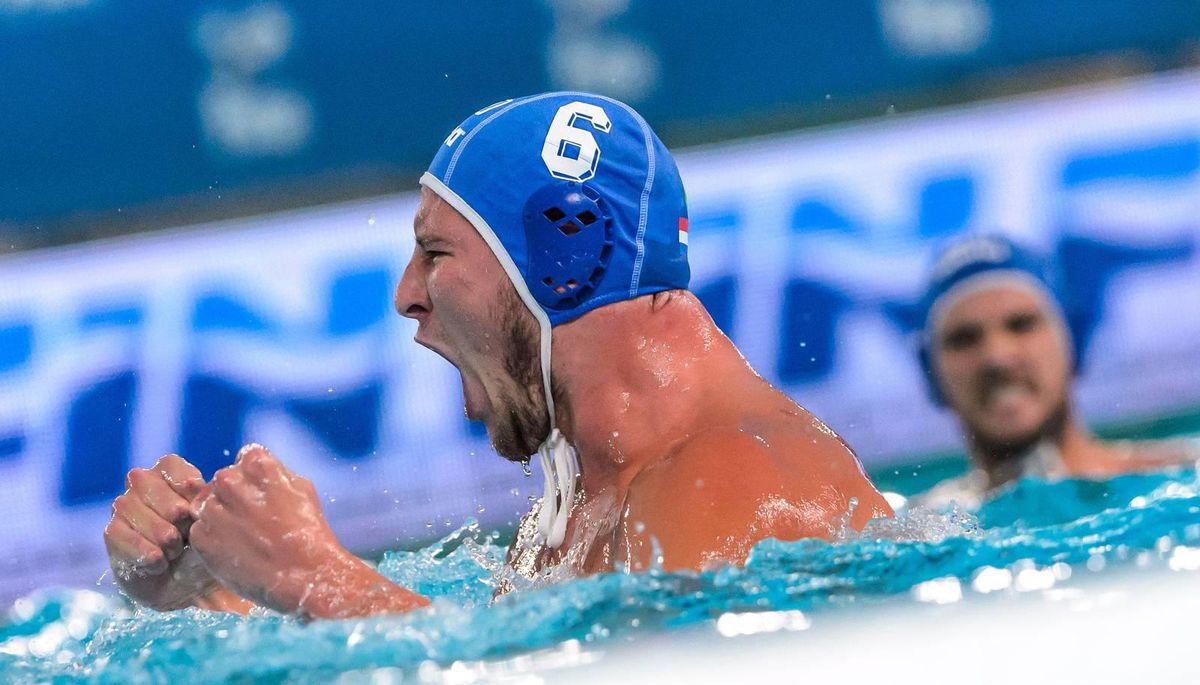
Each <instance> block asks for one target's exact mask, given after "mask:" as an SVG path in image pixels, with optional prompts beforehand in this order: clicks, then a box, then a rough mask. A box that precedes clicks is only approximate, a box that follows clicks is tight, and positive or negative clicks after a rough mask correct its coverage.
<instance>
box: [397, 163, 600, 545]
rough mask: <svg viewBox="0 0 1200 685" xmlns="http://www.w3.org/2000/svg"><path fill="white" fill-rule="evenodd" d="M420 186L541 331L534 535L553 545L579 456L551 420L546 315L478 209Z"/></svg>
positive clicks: (436, 183)
mask: <svg viewBox="0 0 1200 685" xmlns="http://www.w3.org/2000/svg"><path fill="white" fill-rule="evenodd" d="M421 185H423V186H425V187H426V188H429V189H430V190H432V191H433V192H434V193H436V194H437V195H438V196H439V197H441V198H442V199H443V200H445V201H446V202H447V203H448V204H449V205H450V206H451V207H454V209H456V210H458V213H459V214H462V215H463V217H465V218H466V220H467V221H469V222H471V225H472V226H474V227H475V230H477V231H479V235H480V236H482V237H483V241H484V242H485V243H487V244H488V247H490V248H491V249H492V253H493V254H495V255H496V259H497V260H499V262H500V266H501V267H503V268H504V273H505V274H507V275H508V280H510V281H512V284H513V287H514V288H516V289H517V295H518V296H519V297H520V298H521V301H522V302H524V303H525V306H526V307H527V308H528V309H529V311H530V313H532V314H533V317H534V318H535V319H537V322H538V327H539V329H540V330H541V359H542V387H543V388H544V389H545V390H546V410H547V411H548V412H550V435H547V436H546V439H545V440H543V441H542V444H541V446H539V447H538V459H539V460H540V461H541V464H542V471H543V474H544V475H545V478H546V489H545V491H544V494H543V496H542V509H541V511H540V512H538V534H539V537H540V538H541V539H542V541H543V542H544V543H545V545H546V546H547V547H550V548H551V549H554V548H557V547H558V546H559V545H561V544H562V541H563V538H564V537H565V536H566V532H567V521H568V520H570V518H571V504H572V503H573V502H574V501H575V480H576V478H577V477H578V475H579V459H578V457H577V456H576V454H575V448H573V447H571V446H570V445H569V444H567V439H566V438H565V437H563V434H562V433H561V432H560V431H559V430H558V426H557V425H556V421H555V420H554V393H553V392H551V389H550V340H551V337H550V317H549V316H547V315H546V310H544V309H542V308H541V306H540V305H538V303H537V300H536V299H534V297H533V293H531V292H529V285H528V284H526V283H525V277H524V276H522V275H521V270H520V269H518V268H517V264H516V262H514V261H513V259H512V256H511V255H510V254H508V250H507V249H505V247H504V243H502V242H501V241H500V238H499V236H497V235H496V232H495V231H493V230H492V227H491V226H489V225H488V222H487V221H484V219H483V217H482V216H480V215H479V212H476V211H475V209H474V208H473V207H471V205H470V204H468V203H467V202H466V201H465V200H463V198H462V197H461V196H460V195H459V194H458V193H456V192H454V191H453V190H451V189H450V187H449V186H447V185H446V184H445V183H444V182H443V181H442V180H441V179H439V178H438V177H436V176H434V175H433V174H431V173H429V172H425V174H424V175H423V176H421Z"/></svg>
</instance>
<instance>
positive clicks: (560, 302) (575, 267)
mask: <svg viewBox="0 0 1200 685" xmlns="http://www.w3.org/2000/svg"><path fill="white" fill-rule="evenodd" d="M522 217H523V218H524V222H525V236H526V240H527V242H528V244H529V246H530V248H529V261H528V262H527V263H526V264H525V274H524V276H525V281H526V283H528V284H529V286H530V291H531V293H532V295H533V297H534V299H536V300H537V301H538V304H540V305H542V306H543V307H545V308H546V309H553V310H564V309H571V308H573V307H575V306H576V305H578V304H579V303H580V302H583V301H584V300H586V299H587V297H588V296H589V295H590V294H591V293H592V292H593V291H594V290H595V289H596V286H597V285H599V283H600V278H601V277H602V276H603V275H604V271H605V269H607V268H608V262H609V259H610V257H611V256H612V248H613V239H612V217H611V216H609V213H608V211H607V210H606V208H605V205H604V201H603V200H601V198H600V194H599V193H597V192H596V191H595V190H592V189H591V188H589V187H588V186H586V185H584V184H582V183H575V182H572V181H553V182H551V183H549V184H547V185H545V186H542V187H541V188H539V189H538V190H535V191H534V192H533V194H532V195H530V197H529V200H528V201H527V202H526V203H525V210H524V212H523V213H522Z"/></svg>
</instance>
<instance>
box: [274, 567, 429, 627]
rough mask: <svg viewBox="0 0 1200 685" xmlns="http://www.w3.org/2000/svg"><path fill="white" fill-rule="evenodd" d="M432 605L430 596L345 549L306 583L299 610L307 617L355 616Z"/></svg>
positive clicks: (408, 609)
mask: <svg viewBox="0 0 1200 685" xmlns="http://www.w3.org/2000/svg"><path fill="white" fill-rule="evenodd" d="M426 606H429V599H428V598H426V597H424V596H422V595H419V594H417V593H415V592H413V591H411V590H408V589H406V588H403V587H400V586H399V585H396V584H395V583H393V582H392V581H390V580H388V579H387V578H385V577H383V576H382V575H381V574H380V573H379V572H378V571H376V570H375V569H373V568H371V567H370V566H368V565H367V564H366V562H364V561H363V560H362V559H359V558H358V557H355V556H354V555H352V554H349V553H345V554H342V555H339V556H337V557H336V558H335V559H334V560H332V561H331V562H330V563H329V564H326V565H324V566H322V567H321V569H320V570H319V571H317V572H316V573H315V574H313V575H312V576H311V577H310V578H309V579H308V580H307V582H306V583H305V587H304V590H303V592H302V594H301V596H300V600H299V601H298V603H297V607H296V613H298V614H300V615H301V616H303V617H304V618H308V619H316V618H354V617H358V616H371V615H375V614H402V613H407V612H409V611H412V610H414V609H420V608H422V607H426Z"/></svg>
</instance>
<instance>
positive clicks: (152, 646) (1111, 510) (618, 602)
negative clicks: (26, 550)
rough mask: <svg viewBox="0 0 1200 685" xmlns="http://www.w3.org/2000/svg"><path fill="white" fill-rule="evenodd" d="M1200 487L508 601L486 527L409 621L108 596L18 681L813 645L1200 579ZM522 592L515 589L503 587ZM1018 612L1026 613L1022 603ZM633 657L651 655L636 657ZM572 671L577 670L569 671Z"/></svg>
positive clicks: (432, 555)
mask: <svg viewBox="0 0 1200 685" xmlns="http://www.w3.org/2000/svg"><path fill="white" fill-rule="evenodd" d="M1198 490H1200V485H1198V483H1197V474H1196V472H1195V471H1190V470H1189V471H1183V472H1175V473H1169V474H1156V475H1138V476H1125V477H1120V478H1115V479H1112V480H1109V481H1103V482H1088V481H1062V482H1058V483H1048V482H1043V481H1038V480H1025V481H1022V482H1020V483H1019V484H1017V486H1016V487H1015V488H1013V489H1012V490H1010V491H1009V492H1007V493H1005V494H1003V495H1001V496H1000V497H998V498H996V499H995V500H993V501H991V502H989V503H987V504H985V505H984V506H983V507H982V508H981V509H980V510H979V511H978V512H972V513H968V512H962V511H950V512H943V513H937V512H929V511H921V510H914V511H908V512H903V513H902V514H901V515H900V516H899V517H898V518H897V519H895V520H892V521H878V522H874V523H873V524H871V526H869V527H868V529H867V530H866V531H864V532H863V534H861V535H856V534H845V535H843V536H842V537H843V538H844V539H841V540H839V541H838V542H835V543H826V542H820V541H800V542H790V543H785V542H779V541H774V540H768V541H764V542H763V543H761V544H759V545H758V546H757V547H756V548H755V549H754V551H753V553H752V555H751V557H750V559H749V561H748V562H747V564H746V565H745V567H744V568H734V567H728V568H723V569H719V570H715V571H711V572H704V573H664V572H655V571H652V572H649V573H643V574H626V573H621V572H616V573H609V574H603V575H599V576H594V577H589V578H582V579H563V578H556V577H553V575H552V576H551V577H548V578H547V579H544V580H542V581H538V582H532V583H528V584H527V586H526V587H523V588H520V589H519V590H518V591H516V592H513V593H510V594H508V595H506V596H504V597H502V598H500V599H499V600H497V601H495V602H492V599H491V598H492V593H493V588H494V586H495V584H496V583H497V582H498V577H497V569H499V568H501V567H502V560H503V555H504V546H503V544H502V542H503V541H502V540H500V539H499V535H498V534H496V533H489V532H488V531H483V530H480V529H479V528H478V526H476V525H474V524H472V523H470V522H468V524H467V525H465V526H464V527H463V528H461V529H459V530H458V531H455V532H454V533H453V534H451V535H449V536H447V538H445V539H443V540H441V541H439V542H437V543H435V544H433V545H431V546H429V547H427V548H425V549H422V550H419V551H412V552H393V553H388V554H387V555H385V556H384V558H383V559H382V560H381V561H380V565H379V568H380V570H381V571H382V572H383V573H384V574H385V575H387V576H388V577H389V578H391V579H393V580H395V581H396V582H398V583H401V584H403V585H405V586H408V587H411V588H413V589H415V590H417V591H419V592H422V593H424V594H426V595H429V596H430V597H432V598H434V603H433V606H432V607H431V608H430V609H428V610H425V611H421V612H417V613H414V614H412V615H408V616H394V617H383V618H372V619H365V620H348V621H331V622H318V623H312V624H304V623H301V622H299V621H296V620H294V619H291V618H286V617H281V616H278V615H271V614H267V613H263V614H262V615H256V616H251V617H248V618H241V617H236V616H231V615H226V614H214V613H208V612H203V611H199V610H194V609H189V610H185V611H180V612H173V613H168V614H159V613H155V612H152V611H134V610H131V609H129V608H128V607H127V606H126V605H125V604H124V603H123V602H122V601H120V600H119V599H116V598H113V597H111V596H107V595H102V594H99V593H96V592H89V591H43V592H40V593H37V594H35V595H32V596H30V597H27V598H25V599H22V600H20V601H18V602H17V603H16V604H15V605H14V606H13V607H11V608H10V609H9V610H8V615H7V618H6V619H5V620H4V623H3V625H2V627H0V681H3V682H6V683H8V682H12V683H44V682H54V683H74V682H84V683H151V682H155V683H157V682H169V681H171V682H187V683H251V682H254V683H258V682H268V683H273V682H296V683H309V682H313V683H317V682H330V681H337V682H460V683H461V682H475V681H478V680H506V679H508V680H510V681H511V679H512V678H513V677H515V676H525V677H528V676H530V674H536V673H538V672H541V671H546V670H548V669H559V670H557V671H556V673H558V674H559V675H562V674H564V673H567V674H569V673H571V672H573V670H574V668H573V665H580V664H588V663H590V662H595V661H596V660H603V659H604V658H605V656H604V653H605V651H606V650H611V649H613V648H614V647H621V648H628V649H635V650H636V649H637V647H638V645H637V644H636V642H637V641H639V640H646V641H648V642H651V643H653V642H654V641H655V640H661V639H662V637H663V635H664V634H666V633H667V632H668V631H677V632H678V633H680V634H694V633H695V632H696V631H706V632H707V633H711V634H712V635H714V636H725V637H733V636H737V635H743V634H748V633H755V632H759V633H761V632H772V631H776V632H780V631H781V632H797V631H801V630H803V631H804V632H803V633H799V632H798V633H797V635H796V636H794V637H795V639H797V640H804V639H806V638H813V637H814V634H818V635H819V633H820V631H821V627H822V622H823V621H826V620H827V618H829V617H833V618H837V617H845V616H854V615H856V614H857V613H858V612H862V611H864V610H865V609H866V608H867V607H870V606H876V605H884V604H886V605H888V606H893V607H894V605H895V604H896V602H898V601H899V602H902V603H903V602H907V603H910V604H912V605H913V606H912V607H911V608H912V609H913V610H914V611H915V610H917V608H918V605H925V604H928V603H935V604H945V603H952V602H954V601H956V600H959V599H961V598H962V597H963V595H964V594H965V595H989V596H991V597H1000V598H1002V599H1001V600H1000V601H1011V602H1013V603H1014V605H1015V602H1016V599H1015V598H1017V597H1018V596H1019V595H1021V594H1022V593H1025V594H1028V593H1031V592H1044V591H1047V590H1048V589H1050V588H1054V587H1059V588H1061V587H1070V586H1071V585H1072V584H1077V583H1081V582H1086V579H1088V578H1105V577H1106V576H1107V577H1109V578H1111V579H1112V580H1111V582H1125V581H1124V579H1125V578H1128V577H1130V576H1131V575H1133V576H1137V575H1138V574H1149V573H1152V572H1153V573H1170V574H1172V576H1173V577H1174V576H1179V575H1181V574H1182V575H1185V576H1189V577H1193V578H1194V579H1195V580H1200V493H1198ZM499 575H500V576H503V573H500V574H499ZM1004 597H1011V598H1013V599H1011V600H1005V599H1003V598H1004ZM630 642H632V643H633V644H627V643H630ZM564 664H565V665H566V668H565V669H564Z"/></svg>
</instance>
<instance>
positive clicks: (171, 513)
mask: <svg viewBox="0 0 1200 685" xmlns="http://www.w3.org/2000/svg"><path fill="white" fill-rule="evenodd" d="M163 515H164V516H165V517H166V519H167V520H168V521H171V522H172V523H179V522H180V521H186V520H187V519H189V518H191V516H192V512H191V508H190V507H189V506H188V505H187V504H186V503H184V502H181V501H177V502H174V503H172V504H169V505H167V507H166V511H164V512H163Z"/></svg>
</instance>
